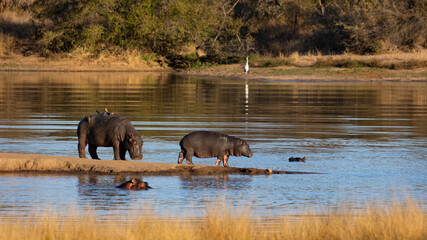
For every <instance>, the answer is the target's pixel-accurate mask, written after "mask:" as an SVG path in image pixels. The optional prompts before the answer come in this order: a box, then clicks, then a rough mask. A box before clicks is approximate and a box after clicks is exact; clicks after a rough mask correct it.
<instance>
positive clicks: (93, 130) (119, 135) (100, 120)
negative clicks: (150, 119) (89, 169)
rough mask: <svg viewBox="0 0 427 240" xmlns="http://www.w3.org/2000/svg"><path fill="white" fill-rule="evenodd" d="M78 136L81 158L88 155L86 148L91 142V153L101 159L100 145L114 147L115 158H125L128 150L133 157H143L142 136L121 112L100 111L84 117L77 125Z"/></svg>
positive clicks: (93, 156)
mask: <svg viewBox="0 0 427 240" xmlns="http://www.w3.org/2000/svg"><path fill="white" fill-rule="evenodd" d="M107 113H108V112H107ZM77 137H78V141H79V142H78V150H79V157H80V158H85V157H86V153H85V148H86V145H87V144H89V154H90V156H91V157H92V158H93V159H99V158H98V154H97V153H96V149H97V148H98V147H113V151H114V159H115V160H120V159H121V160H125V155H126V151H128V152H129V155H130V157H131V158H132V159H134V160H140V159H142V145H143V144H144V142H143V141H142V137H141V136H140V135H139V133H138V132H137V131H136V130H135V128H134V127H133V126H132V123H131V122H130V121H129V120H128V119H127V118H125V117H124V116H122V115H120V114H117V113H108V114H106V113H99V112H98V113H96V114H91V115H89V116H86V117H84V118H83V119H82V120H81V121H80V123H79V125H78V127H77Z"/></svg>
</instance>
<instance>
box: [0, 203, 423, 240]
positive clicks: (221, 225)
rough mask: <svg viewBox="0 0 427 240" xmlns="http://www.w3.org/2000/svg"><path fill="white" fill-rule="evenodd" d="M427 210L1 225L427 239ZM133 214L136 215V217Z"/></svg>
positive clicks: (70, 230) (41, 231) (134, 235)
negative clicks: (262, 217) (268, 217)
mask: <svg viewBox="0 0 427 240" xmlns="http://www.w3.org/2000/svg"><path fill="white" fill-rule="evenodd" d="M425 216H426V214H425V212H424V211H423V209H422V207H421V205H420V204H417V203H414V202H413V201H408V202H407V203H405V204H390V205H389V206H388V207H384V208H379V207H375V206H374V207H366V208H365V209H363V210H358V212H357V213H355V212H353V211H352V210H351V209H344V210H343V209H341V210H340V211H338V212H334V213H329V214H326V215H310V214H306V215H302V216H297V217H295V216H284V217H279V218H276V219H274V220H262V219H261V218H257V217H253V216H249V215H246V214H230V213H222V214H221V213H218V211H208V213H207V214H206V216H205V217H204V218H202V219H200V220H199V221H196V222H194V220H193V221H190V220H189V219H183V220H178V221H170V220H168V218H163V219H162V217H158V218H153V216H152V215H149V214H144V215H142V216H136V217H137V218H136V219H138V220H129V219H128V220H123V221H107V222H106V221H100V220H99V219H96V217H94V216H93V215H91V216H84V217H80V218H79V217H65V218H58V217H53V216H46V217H44V218H42V219H41V220H40V221H38V222H30V221H26V220H21V221H9V222H6V223H3V224H1V225H0V239H8V240H14V239H19V240H21V239H102V240H107V239H129V240H132V239H257V240H259V239H261V240H262V239H385V240H387V239H420V240H421V239H427V223H426V221H425V220H424V218H425ZM131 219H135V218H134V217H132V218H131Z"/></svg>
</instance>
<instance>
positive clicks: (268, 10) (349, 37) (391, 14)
mask: <svg viewBox="0 0 427 240" xmlns="http://www.w3.org/2000/svg"><path fill="white" fill-rule="evenodd" d="M0 1H2V2H3V3H5V2H8V1H5V0H0ZM9 2H10V3H11V4H9V5H13V3H14V2H19V1H9ZM24 2H25V1H24ZM26 2H27V3H28V4H27V5H25V8H26V9H27V10H28V11H31V13H32V16H33V21H34V25H35V28H36V31H35V36H34V39H35V40H34V41H35V42H36V43H37V45H38V46H39V47H40V48H44V49H46V50H48V51H51V52H59V53H60V52H70V51H73V50H74V49H76V48H84V49H86V50H87V51H90V52H93V53H94V54H96V53H99V52H102V51H110V52H117V51H122V50H139V51H143V52H150V53H155V54H158V55H160V56H173V55H179V54H182V52H185V49H193V48H194V49H197V50H202V51H203V52H205V53H207V55H209V56H229V55H242V54H248V53H251V52H254V53H260V54H270V55H273V56H274V55H288V54H291V53H293V52H299V53H301V54H304V53H313V52H317V53H322V54H339V53H343V52H353V53H358V54H369V53H382V52H388V51H393V50H403V51H411V50H417V49H422V48H426V47H427V27H426V26H427V1H426V0H293V1H291V0H139V1H138V0H33V1H26ZM16 5H19V4H16ZM16 7H19V6H16ZM0 14H1V12H0Z"/></svg>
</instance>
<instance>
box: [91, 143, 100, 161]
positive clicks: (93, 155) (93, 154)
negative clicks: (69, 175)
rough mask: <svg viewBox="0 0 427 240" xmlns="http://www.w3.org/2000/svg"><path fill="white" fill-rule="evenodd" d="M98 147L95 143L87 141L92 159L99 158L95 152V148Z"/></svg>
mask: <svg viewBox="0 0 427 240" xmlns="http://www.w3.org/2000/svg"><path fill="white" fill-rule="evenodd" d="M97 148H98V147H97V146H96V145H93V144H90V143H89V154H90V156H91V157H92V159H99V157H98V154H97V153H96V149H97Z"/></svg>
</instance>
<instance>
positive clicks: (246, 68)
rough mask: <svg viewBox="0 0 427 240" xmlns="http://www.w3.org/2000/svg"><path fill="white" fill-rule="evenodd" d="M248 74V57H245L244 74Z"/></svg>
mask: <svg viewBox="0 0 427 240" xmlns="http://www.w3.org/2000/svg"><path fill="white" fill-rule="evenodd" d="M248 72H249V56H246V64H245V74H248Z"/></svg>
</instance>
